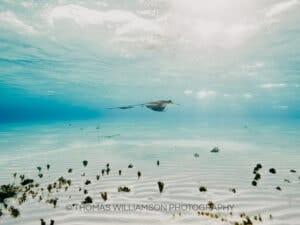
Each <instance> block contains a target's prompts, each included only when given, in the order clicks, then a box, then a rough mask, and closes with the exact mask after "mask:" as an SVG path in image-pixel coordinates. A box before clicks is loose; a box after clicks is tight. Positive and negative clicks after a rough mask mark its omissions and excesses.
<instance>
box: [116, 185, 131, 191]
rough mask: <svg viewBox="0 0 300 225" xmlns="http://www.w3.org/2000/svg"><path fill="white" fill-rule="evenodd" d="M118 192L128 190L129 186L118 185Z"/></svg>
mask: <svg viewBox="0 0 300 225" xmlns="http://www.w3.org/2000/svg"><path fill="white" fill-rule="evenodd" d="M118 192H130V188H128V187H126V186H124V187H119V188H118Z"/></svg>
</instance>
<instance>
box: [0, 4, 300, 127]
mask: <svg viewBox="0 0 300 225" xmlns="http://www.w3.org/2000/svg"><path fill="white" fill-rule="evenodd" d="M299 5H300V4H299V1H298V0H289V1H274V0H263V1H262V0H259V1H253V0H251V1H242V2H241V1H237V0H230V1H226V3H225V2H223V1H220V0H213V1H196V0H188V1H180V0H174V1H168V0H151V1H150V0H149V1H148V0H134V1H130V2H125V1H120V0H110V1H108V0H107V1H77V0H72V1H71V0H69V1H68V0H50V1H49V0H47V1H45V0H42V1H33V0H32V1H30V0H28V1H10V0H3V1H1V3H0V68H1V69H0V96H1V105H0V121H1V123H6V122H28V121H29V122H30V121H49V120H74V119H76V120H77V119H80V120H81V119H91V118H101V119H112V120H116V119H118V120H123V119H124V120H125V119H128V118H131V117H133V118H134V119H139V118H142V119H143V120H144V119H150V118H152V117H154V119H155V120H156V119H157V118H160V117H161V116H163V117H168V118H176V119H178V118H182V119H183V118H185V119H187V118H193V119H215V118H226V120H227V118H229V119H234V118H237V117H239V118H252V119H256V118H268V119H270V118H273V117H274V119H275V118H277V119H278V118H280V120H290V119H296V118H299V115H300V110H299V106H300V76H299V72H300V63H299V61H300V51H299V50H300V41H299V40H300V26H299V21H300V14H299V10H300V6H299ZM163 99H165V100H167V99H172V100H173V101H174V102H175V103H178V104H180V106H178V107H177V106H176V107H170V108H168V111H167V112H164V113H165V114H168V116H166V115H162V114H159V113H156V114H155V112H151V111H149V112H148V111H147V110H145V109H141V110H140V109H131V110H127V111H126V112H125V110H122V111H117V110H114V111H109V110H106V108H108V107H115V106H122V105H130V104H140V103H144V102H149V101H155V100H163ZM158 114H159V115H158Z"/></svg>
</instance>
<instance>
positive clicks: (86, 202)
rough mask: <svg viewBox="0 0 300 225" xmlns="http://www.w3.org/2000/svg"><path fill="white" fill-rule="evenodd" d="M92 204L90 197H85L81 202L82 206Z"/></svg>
mask: <svg viewBox="0 0 300 225" xmlns="http://www.w3.org/2000/svg"><path fill="white" fill-rule="evenodd" d="M91 203H93V199H92V198H91V197H90V196H87V197H85V199H84V200H83V201H82V204H91Z"/></svg>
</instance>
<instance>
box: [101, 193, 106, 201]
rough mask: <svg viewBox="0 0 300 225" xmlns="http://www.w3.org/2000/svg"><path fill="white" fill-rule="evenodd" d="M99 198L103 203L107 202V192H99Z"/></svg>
mask: <svg viewBox="0 0 300 225" xmlns="http://www.w3.org/2000/svg"><path fill="white" fill-rule="evenodd" d="M101 198H102V199H103V200H104V201H107V192H101Z"/></svg>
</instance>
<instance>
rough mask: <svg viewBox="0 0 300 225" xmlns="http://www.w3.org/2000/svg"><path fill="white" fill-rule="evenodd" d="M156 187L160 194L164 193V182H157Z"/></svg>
mask: <svg viewBox="0 0 300 225" xmlns="http://www.w3.org/2000/svg"><path fill="white" fill-rule="evenodd" d="M157 185H158V189H159V192H160V193H162V192H163V191H164V186H165V184H164V182H162V181H158V182H157Z"/></svg>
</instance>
